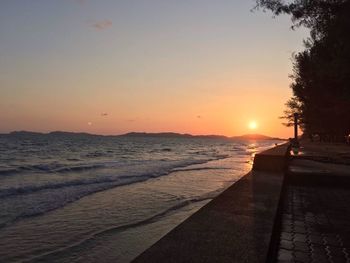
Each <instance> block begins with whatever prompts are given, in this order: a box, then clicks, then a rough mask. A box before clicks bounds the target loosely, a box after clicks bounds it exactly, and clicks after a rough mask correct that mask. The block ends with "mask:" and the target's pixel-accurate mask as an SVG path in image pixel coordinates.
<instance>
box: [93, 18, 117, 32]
mask: <svg viewBox="0 0 350 263" xmlns="http://www.w3.org/2000/svg"><path fill="white" fill-rule="evenodd" d="M91 26H92V27H93V28H95V29H96V30H105V29H107V28H109V27H111V26H112V21H111V20H108V19H106V20H101V21H97V22H94V23H92V25H91Z"/></svg>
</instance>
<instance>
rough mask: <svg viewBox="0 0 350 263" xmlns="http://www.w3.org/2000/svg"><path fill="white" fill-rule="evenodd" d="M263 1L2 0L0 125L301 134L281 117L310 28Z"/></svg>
mask: <svg viewBox="0 0 350 263" xmlns="http://www.w3.org/2000/svg"><path fill="white" fill-rule="evenodd" d="M254 4H255V2H254V0H215V1H213V0H176V1H175V0H99V1H95V0H51V1H48V0H27V1H20V0H11V1H10V0H7V1H6V0H5V1H1V3H0V38H1V42H0V133H6V132H10V131H14V130H30V131H38V132H49V131H56V130H63V131H73V132H89V133H95V134H121V133H126V132H130V131H143V132H166V131H172V132H180V133H191V134H221V135H227V136H233V135H241V134H247V133H260V134H266V135H271V136H279V137H291V136H292V134H293V130H292V128H286V127H284V126H282V125H281V120H280V119H279V118H278V117H279V116H281V115H282V114H283V110H284V103H285V102H286V101H287V99H288V98H289V97H290V96H291V90H290V88H289V85H290V82H291V79H290V78H289V75H290V74H291V73H292V61H291V57H292V54H293V52H297V51H300V50H302V48H303V44H302V40H303V39H305V38H306V37H307V31H306V30H305V29H298V30H295V31H293V30H291V28H290V26H291V21H290V18H289V17H287V16H282V17H276V18H273V17H272V14H271V13H269V12H266V13H264V12H262V11H254V12H252V11H251V9H252V8H253V7H254ZM252 122H255V124H254V125H252Z"/></svg>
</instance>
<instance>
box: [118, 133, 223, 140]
mask: <svg viewBox="0 0 350 263" xmlns="http://www.w3.org/2000/svg"><path fill="white" fill-rule="evenodd" d="M120 136H123V137H153V138H154V137H155V138H160V137H161V138H203V139H229V137H226V136H223V135H192V134H188V133H184V134H183V133H175V132H159V133H147V132H129V133H126V134H123V135H120Z"/></svg>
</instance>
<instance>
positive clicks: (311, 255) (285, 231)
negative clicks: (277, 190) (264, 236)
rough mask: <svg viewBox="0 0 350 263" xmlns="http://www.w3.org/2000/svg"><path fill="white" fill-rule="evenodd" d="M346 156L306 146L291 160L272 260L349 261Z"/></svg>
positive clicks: (340, 150)
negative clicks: (280, 224)
mask: <svg viewBox="0 0 350 263" xmlns="http://www.w3.org/2000/svg"><path fill="white" fill-rule="evenodd" d="M318 147H319V148H318ZM325 148H328V149H325ZM349 155H350V147H348V146H345V147H344V146H343V145H339V147H336V146H334V145H333V146H332V145H329V146H327V145H323V146H322V145H317V144H310V145H305V146H304V148H303V149H302V153H301V155H300V156H297V157H295V158H294V159H293V160H292V161H291V163H290V167H289V173H288V176H287V178H288V179H287V181H286V183H287V186H286V191H285V193H284V196H283V210H282V211H283V212H282V226H281V232H280V242H279V247H278V256H277V257H278V259H277V262H315V263H322V262H334V263H338V262H346V263H350V188H349V181H350V166H349V163H348V162H349V161H350V159H349V158H348V157H349Z"/></svg>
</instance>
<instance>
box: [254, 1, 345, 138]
mask: <svg viewBox="0 0 350 263" xmlns="http://www.w3.org/2000/svg"><path fill="white" fill-rule="evenodd" d="M257 8H258V9H259V8H262V9H264V10H266V9H269V10H271V11H272V12H273V13H274V14H275V15H279V14H282V13H284V14H289V15H291V17H292V22H293V24H292V27H293V28H296V27H299V26H305V27H307V28H309V29H310V37H309V38H308V39H307V40H305V50H304V51H302V52H300V53H298V54H296V55H295V56H294V58H293V59H294V63H293V74H292V75H291V78H292V80H293V82H292V84H291V88H292V90H293V97H292V98H291V99H290V100H289V101H287V103H286V106H287V109H286V111H285V115H284V117H283V118H284V119H287V123H286V124H287V125H289V124H290V123H291V122H292V115H293V113H294V112H297V113H299V116H300V124H301V128H302V129H303V131H304V133H305V134H319V135H320V136H321V137H322V138H323V137H324V138H328V139H332V140H341V139H343V138H344V137H345V135H347V134H349V133H350V16H349V14H350V0H294V1H290V2H288V3H285V2H284V1H282V0H257Z"/></svg>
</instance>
